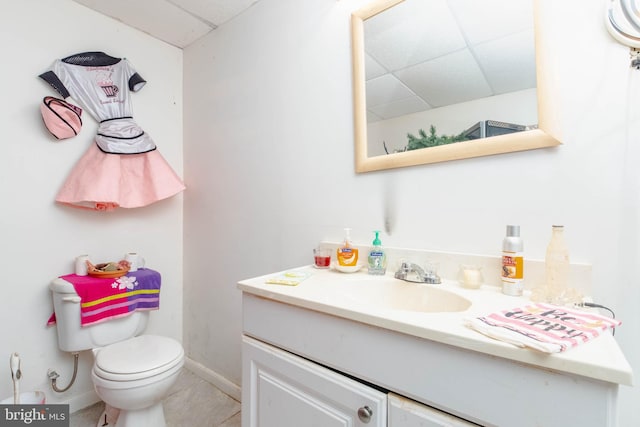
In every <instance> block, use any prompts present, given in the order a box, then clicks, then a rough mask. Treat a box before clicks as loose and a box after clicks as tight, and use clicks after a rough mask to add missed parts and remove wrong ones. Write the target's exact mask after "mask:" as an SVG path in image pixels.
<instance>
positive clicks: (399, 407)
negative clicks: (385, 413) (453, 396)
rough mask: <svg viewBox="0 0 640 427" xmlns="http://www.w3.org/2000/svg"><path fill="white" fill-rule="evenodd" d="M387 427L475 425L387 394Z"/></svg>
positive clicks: (466, 426)
mask: <svg viewBox="0 0 640 427" xmlns="http://www.w3.org/2000/svg"><path fill="white" fill-rule="evenodd" d="M388 401H389V427H471V426H476V427H477V424H473V423H470V422H468V421H465V420H463V419H461V418H458V417H454V416H453V415H451V414H447V413H446V412H442V411H438V410H437V409H434V408H431V407H430V406H426V405H423V404H421V403H418V402H414V401H413V400H409V399H407V398H405V397H402V396H398V395H396V394H392V393H389V395H388Z"/></svg>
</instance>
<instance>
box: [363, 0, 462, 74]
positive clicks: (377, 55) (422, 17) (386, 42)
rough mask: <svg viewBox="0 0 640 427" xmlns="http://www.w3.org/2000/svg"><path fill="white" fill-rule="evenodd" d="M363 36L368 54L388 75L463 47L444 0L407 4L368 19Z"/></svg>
mask: <svg viewBox="0 0 640 427" xmlns="http://www.w3.org/2000/svg"><path fill="white" fill-rule="evenodd" d="M430 17H436V19H430ZM364 34H365V36H364V38H365V49H366V51H367V53H369V54H370V55H371V56H372V57H373V58H374V59H375V60H376V61H378V63H380V64H381V65H382V66H383V67H385V68H386V69H387V70H389V71H395V70H400V69H403V68H405V67H407V66H411V65H414V64H417V63H420V62H422V61H425V60H428V59H432V58H436V57H438V56H441V55H444V54H447V53H450V52H453V51H455V50H458V49H461V48H463V47H464V46H465V42H464V39H463V37H462V34H461V33H460V31H459V30H458V27H457V25H456V22H455V19H454V17H453V15H452V14H451V12H450V10H449V8H448V6H447V2H446V0H430V1H425V0H406V1H405V2H403V3H400V4H399V5H397V6H395V7H393V8H391V9H388V10H386V11H385V12H384V13H380V14H378V15H376V16H374V17H372V18H370V19H367V20H366V21H365V23H364Z"/></svg>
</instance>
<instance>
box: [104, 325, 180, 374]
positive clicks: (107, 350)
mask: <svg viewBox="0 0 640 427" xmlns="http://www.w3.org/2000/svg"><path fill="white" fill-rule="evenodd" d="M183 357H184V350H183V349H182V346H181V345H180V343H178V342H177V341H176V340H174V339H171V338H167V337H161V336H157V335H141V336H138V337H135V338H131V339H128V340H126V341H121V342H118V343H115V344H111V345H109V346H107V347H104V348H103V349H101V350H100V351H99V352H98V354H97V355H96V361H95V367H94V372H96V374H97V375H98V376H100V377H102V378H105V379H111V380H116V381H117V380H122V381H129V380H134V379H139V378H144V377H149V376H152V375H156V374H158V373H162V372H164V371H166V370H168V369H170V368H171V367H173V366H174V365H176V364H177V363H180V362H182V360H183ZM122 377H126V378H122Z"/></svg>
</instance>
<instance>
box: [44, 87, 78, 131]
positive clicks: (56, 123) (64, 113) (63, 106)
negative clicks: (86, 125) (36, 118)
mask: <svg viewBox="0 0 640 427" xmlns="http://www.w3.org/2000/svg"><path fill="white" fill-rule="evenodd" d="M40 112H41V113H42V120H43V121H44V125H45V126H46V127H47V129H48V130H49V132H50V133H51V135H53V136H55V137H56V138H57V139H67V138H71V137H73V136H76V135H77V134H78V133H80V129H82V119H81V118H80V116H81V115H82V108H80V107H77V106H75V105H73V104H70V103H68V102H67V101H65V100H63V99H58V98H54V97H52V96H45V97H44V99H43V100H42V104H40Z"/></svg>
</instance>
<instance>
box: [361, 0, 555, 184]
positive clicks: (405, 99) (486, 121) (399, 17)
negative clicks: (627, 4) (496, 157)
mask: <svg viewBox="0 0 640 427" xmlns="http://www.w3.org/2000/svg"><path fill="white" fill-rule="evenodd" d="M533 3H534V2H533V0H378V1H375V2H372V3H371V4H370V5H368V6H367V7H365V8H363V9H362V10H360V11H358V12H356V13H354V15H353V19H352V26H353V28H352V30H353V48H354V52H353V60H354V101H355V102H354V105H355V122H356V123H355V125H356V163H357V169H358V171H360V172H362V171H366V170H377V169H385V168H387V167H399V166H407V165H413V164H421V163H430V162H433V161H442V160H452V159H458V158H467V157H475V156H480V155H488V154H497V153H502V152H509V151H519V150H523V149H531V148H539V147H541V146H550V145H557V144H558V142H557V141H555V140H553V141H550V140H549V139H545V140H544V141H543V140H539V141H533V140H531V137H532V136H533V135H527V137H526V138H525V139H526V141H527V143H526V146H517V145H514V144H516V143H517V140H518V139H519V136H518V137H516V136H515V134H516V133H523V134H524V133H530V132H531V131H532V130H536V132H535V136H545V137H546V135H545V134H544V132H540V131H539V130H537V129H538V127H539V126H538V110H539V106H538V102H537V101H538V98H539V95H540V94H539V88H537V87H536V82H537V78H536V49H535V26H534V10H533V9H534V7H533ZM498 136H501V137H499V138H498V145H499V147H496V146H492V144H489V145H488V146H486V147H483V148H481V149H478V147H477V146H476V147H474V146H473V144H478V143H480V142H483V141H490V142H494V140H495V139H496V137H498ZM482 138H487V139H483V140H482V141H480V139H482ZM507 138H508V139H507ZM534 139H535V138H534ZM444 146H459V147H453V148H452V149H451V150H448V151H449V152H445V148H444ZM431 147H438V153H437V155H434V156H432V157H433V158H429V156H428V155H427V154H425V153H420V154H419V157H420V158H419V159H418V158H415V159H414V158H409V157H408V156H409V155H410V154H411V152H412V150H419V151H425V150H422V149H423V148H429V150H426V151H427V152H429V153H435V152H436V151H435V150H433V149H432V148H431ZM395 154H402V155H403V156H404V157H402V158H401V160H395V159H394V160H391V163H381V162H386V160H385V161H382V160H376V161H375V163H376V166H375V167H374V166H372V165H371V162H369V160H370V159H372V158H375V157H376V156H389V157H393V156H394V155H395ZM398 159H400V157H399V158H398ZM398 162H399V164H396V163H398Z"/></svg>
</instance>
